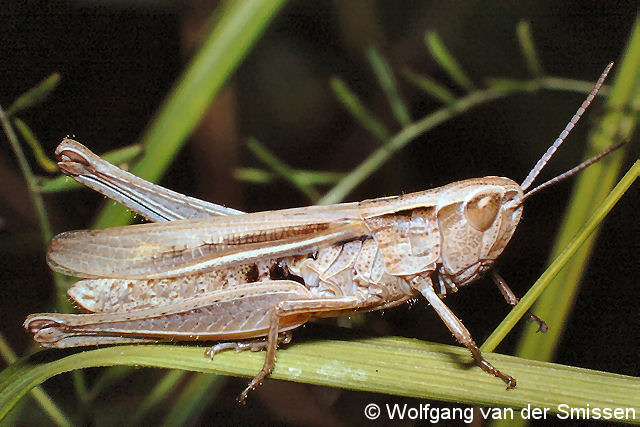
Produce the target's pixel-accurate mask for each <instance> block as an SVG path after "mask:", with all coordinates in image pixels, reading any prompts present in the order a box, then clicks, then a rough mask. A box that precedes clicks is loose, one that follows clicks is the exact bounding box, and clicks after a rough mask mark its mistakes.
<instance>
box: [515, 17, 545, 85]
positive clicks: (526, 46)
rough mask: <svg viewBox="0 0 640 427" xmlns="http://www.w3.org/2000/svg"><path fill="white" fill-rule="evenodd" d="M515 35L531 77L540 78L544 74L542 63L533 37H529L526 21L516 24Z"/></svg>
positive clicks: (528, 27) (529, 30) (529, 28)
mask: <svg viewBox="0 0 640 427" xmlns="http://www.w3.org/2000/svg"><path fill="white" fill-rule="evenodd" d="M516 34H517V35H518V42H520V50H521V51H522V55H523V56H524V59H525V60H526V61H527V67H528V68H529V72H530V73H531V75H532V76H533V77H542V76H544V74H545V72H544V69H543V68H542V62H540V57H539V56H538V52H536V45H535V43H534V42H533V36H532V35H531V27H530V26H529V23H528V22H527V21H520V22H518V26H517V27H516Z"/></svg>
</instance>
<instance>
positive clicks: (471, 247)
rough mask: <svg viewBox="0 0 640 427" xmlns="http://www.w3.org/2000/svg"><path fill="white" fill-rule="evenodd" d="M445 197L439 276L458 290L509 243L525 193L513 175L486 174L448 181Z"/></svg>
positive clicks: (440, 222) (440, 210)
mask: <svg viewBox="0 0 640 427" xmlns="http://www.w3.org/2000/svg"><path fill="white" fill-rule="evenodd" d="M443 196H444V197H442V199H441V200H442V202H441V203H440V204H439V207H438V213H437V221H438V228H439V230H440V233H441V235H442V240H441V251H440V260H441V263H442V267H441V268H440V271H439V273H440V274H439V276H440V278H441V279H442V280H444V283H446V288H449V290H452V291H455V290H456V288H457V287H458V286H463V285H466V284H468V283H470V282H471V281H473V280H474V279H475V278H477V277H478V275H479V274H480V273H482V272H483V271H486V270H487V269H488V268H489V267H490V266H491V265H492V264H493V261H494V260H495V259H496V258H497V257H498V256H499V255H500V254H501V253H502V251H503V250H504V248H505V247H506V245H507V243H509V240H511V236H513V233H514V231H515V229H516V227H517V225H518V222H519V221H520V217H521V216H522V204H521V203H520V200H521V199H522V197H523V192H522V189H521V188H520V185H518V183H516V182H515V181H513V180H511V179H509V178H500V177H496V176H488V177H484V178H474V179H468V180H464V181H459V182H456V183H453V184H449V185H448V186H446V187H444V188H443ZM442 290H443V291H444V289H442Z"/></svg>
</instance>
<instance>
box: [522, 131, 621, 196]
mask: <svg viewBox="0 0 640 427" xmlns="http://www.w3.org/2000/svg"><path fill="white" fill-rule="evenodd" d="M627 142H629V141H628V140H624V141H622V142H619V143H617V144H614V145H612V146H611V147H609V148H607V149H606V150H604V151H603V152H602V153H600V154H598V155H596V156H593V157H592V158H590V159H588V160H585V161H584V162H582V163H580V164H579V165H578V166H576V167H574V168H572V169H570V170H568V171H566V172H565V173H562V174H560V175H558V176H556V177H555V178H551V179H550V180H549V181H546V182H544V183H542V184H540V185H538V186H537V187H535V188H534V189H532V190H529V191H527V192H526V193H525V194H524V196H522V197H521V198H520V199H519V200H518V205H521V204H522V202H524V200H525V199H526V198H528V197H529V196H531V195H532V194H535V193H537V192H538V191H540V190H542V189H543V188H546V187H548V186H550V185H553V184H555V183H557V182H560V181H563V180H565V179H567V178H569V177H570V176H573V175H575V174H577V173H578V172H580V171H581V170H583V169H586V168H588V167H589V166H591V165H592V164H594V163H595V162H597V161H598V160H600V159H601V158H603V157H604V156H606V155H607V154H609V153H611V152H612V151H616V150H617V149H618V148H620V147H622V146H623V145H624V144H626V143H627Z"/></svg>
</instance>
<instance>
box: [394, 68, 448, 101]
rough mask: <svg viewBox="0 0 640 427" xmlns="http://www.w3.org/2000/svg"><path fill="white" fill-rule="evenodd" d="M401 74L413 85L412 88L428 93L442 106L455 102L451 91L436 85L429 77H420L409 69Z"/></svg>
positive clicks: (438, 84)
mask: <svg viewBox="0 0 640 427" xmlns="http://www.w3.org/2000/svg"><path fill="white" fill-rule="evenodd" d="M402 74H403V75H404V77H405V78H406V79H407V80H409V81H410V82H411V83H413V84H414V86H416V87H418V88H419V89H422V90H423V91H424V92H426V93H428V94H429V95H431V96H432V97H434V98H435V99H437V100H438V101H440V102H442V103H443V104H445V105H451V104H453V103H454V102H455V100H456V97H455V96H454V95H453V94H452V93H451V91H449V89H447V88H446V87H444V86H442V85H441V84H440V83H437V82H436V81H435V80H433V79H432V78H431V77H429V76H423V75H420V74H418V73H416V72H414V71H412V70H409V69H405V70H404V71H403V72H402Z"/></svg>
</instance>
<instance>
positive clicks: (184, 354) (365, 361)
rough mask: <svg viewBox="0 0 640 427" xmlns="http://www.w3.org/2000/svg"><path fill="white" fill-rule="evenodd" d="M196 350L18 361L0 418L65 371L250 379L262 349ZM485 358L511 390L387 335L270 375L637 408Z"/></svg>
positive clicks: (443, 353)
mask: <svg viewBox="0 0 640 427" xmlns="http://www.w3.org/2000/svg"><path fill="white" fill-rule="evenodd" d="M202 352H203V349H202V348H201V347H194V346H176V345H136V346H134V345H126V346H116V347H109V348H101V349H98V350H90V351H84V352H80V353H76V354H72V355H70V356H67V357H64V358H61V359H59V360H56V361H53V362H49V363H36V362H34V361H32V360H31V359H29V358H25V359H22V360H20V361H18V362H17V363H15V364H13V365H12V366H10V367H9V368H7V369H5V370H4V371H3V372H2V373H0V389H1V390H3V392H2V393H0V419H1V418H2V417H4V416H5V415H6V413H7V411H8V410H9V409H10V408H11V407H12V406H13V405H14V404H15V403H16V402H17V400H18V399H19V398H20V397H21V396H23V395H24V394H25V393H26V392H27V391H28V390H29V389H31V388H32V387H33V386H35V385H37V384H40V383H42V382H43V381H45V380H46V379H47V378H50V377H52V376H54V375H58V374H60V373H62V372H67V371H69V370H72V369H81V368H87V367H94V366H113V365H128V366H154V367H161V368H175V369H183V370H190V371H196V372H207V373H217V374H222V375H243V376H253V375H254V374H255V373H256V372H258V371H259V370H260V367H261V366H262V363H263V361H264V354H263V353H262V352H260V353H253V352H244V353H234V352H228V353H221V354H218V355H216V357H215V358H214V359H213V360H210V359H207V358H205V357H203V354H202ZM328 355H330V356H328ZM486 357H487V359H488V360H490V361H491V362H493V363H494V364H495V365H496V366H499V367H500V368H501V369H503V370H504V371H505V372H508V373H509V374H511V375H513V376H514V377H516V378H517V379H518V388H517V389H516V390H515V392H514V391H513V390H510V391H507V390H505V388H504V384H503V383H502V382H501V381H500V380H498V379H496V378H493V377H491V376H489V375H487V374H486V373H484V372H482V371H481V370H480V369H479V368H478V367H469V366H467V365H468V364H470V363H471V356H470V355H469V352H468V350H467V349H466V348H463V347H457V346H448V345H443V344H434V343H428V342H422V341H418V340H412V339H405V338H393V337H392V338H372V339H360V340H351V341H316V342H308V343H297V344H295V345H291V346H289V347H288V348H286V349H283V350H279V351H278V363H277V364H276V368H275V370H274V372H273V374H272V378H275V379H286V380H291V381H296V382H306V383H312V384H322V385H328V386H333V387H341V388H347V389H355V390H367V391H374V392H380V393H387V394H394V395H403V396H413V397H419V398H423V399H437V400H443V401H448V402H460V403H467V404H475V405H489V406H510V407H514V408H521V407H526V406H527V405H528V404H530V405H532V406H541V407H549V408H550V410H551V412H554V411H557V407H558V405H559V404H561V403H564V404H568V405H570V406H575V407H584V406H585V405H586V404H589V405H590V407H591V408H594V407H601V408H604V407H609V408H612V407H626V408H634V409H635V410H636V413H638V412H639V411H640V382H638V380H637V378H633V377H628V376H624V375H617V374H611V373H606V372H599V371H593V370H588V369H581V368H574V367H569V366H563V365H559V364H553V363H548V362H539V361H530V360H526V359H521V358H517V357H513V356H505V355H500V354H491V353H489V354H486ZM399 378H402V381H398V379H399ZM635 421H636V422H638V420H635Z"/></svg>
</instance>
